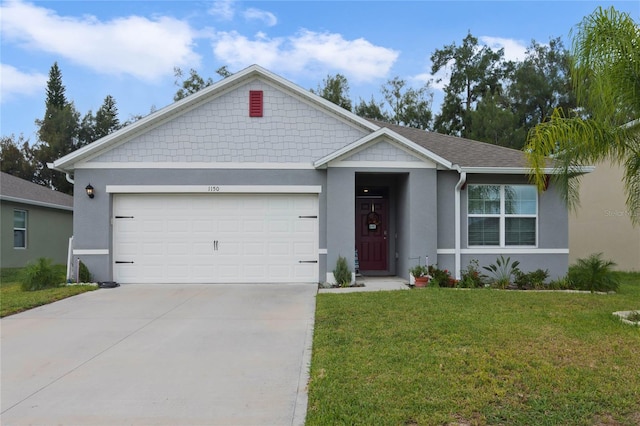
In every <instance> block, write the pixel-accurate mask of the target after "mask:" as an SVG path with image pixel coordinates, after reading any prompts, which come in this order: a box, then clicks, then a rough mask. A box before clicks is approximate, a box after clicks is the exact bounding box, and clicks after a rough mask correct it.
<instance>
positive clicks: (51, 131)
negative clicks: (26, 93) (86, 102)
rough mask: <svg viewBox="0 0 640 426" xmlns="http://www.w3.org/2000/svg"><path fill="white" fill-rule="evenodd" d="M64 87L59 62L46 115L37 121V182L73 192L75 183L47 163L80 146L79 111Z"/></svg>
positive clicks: (49, 88) (51, 81) (53, 69)
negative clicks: (78, 144) (70, 100)
mask: <svg viewBox="0 0 640 426" xmlns="http://www.w3.org/2000/svg"><path fill="white" fill-rule="evenodd" d="M65 90H66V89H65V87H64V85H63V84H62V73H61V72H60V68H59V67H58V63H57V62H56V63H54V64H53V66H52V67H51V70H50V71H49V80H48V82H47V99H46V102H45V114H44V118H43V119H42V120H36V125H37V126H38V127H39V129H38V139H39V142H38V144H37V146H36V150H35V158H36V161H37V170H36V174H35V177H34V181H35V182H36V183H38V184H40V185H44V186H48V187H50V188H53V189H56V190H58V191H61V192H64V193H67V194H72V193H73V185H72V184H71V183H69V182H68V181H67V180H66V177H65V175H64V174H63V173H60V172H57V171H53V170H51V169H49V168H48V167H47V163H49V162H52V161H54V160H56V159H58V158H60V157H63V156H65V155H67V154H69V153H70V152H72V151H73V150H75V149H76V147H77V146H76V145H77V138H78V130H79V127H80V114H79V113H78V112H77V111H76V109H75V106H74V105H73V102H69V101H67V98H66V95H65Z"/></svg>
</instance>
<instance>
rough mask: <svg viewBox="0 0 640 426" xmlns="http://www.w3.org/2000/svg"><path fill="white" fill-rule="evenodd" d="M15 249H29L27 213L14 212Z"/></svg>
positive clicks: (22, 211)
mask: <svg viewBox="0 0 640 426" xmlns="http://www.w3.org/2000/svg"><path fill="white" fill-rule="evenodd" d="M13 248H27V211H26V210H14V211H13Z"/></svg>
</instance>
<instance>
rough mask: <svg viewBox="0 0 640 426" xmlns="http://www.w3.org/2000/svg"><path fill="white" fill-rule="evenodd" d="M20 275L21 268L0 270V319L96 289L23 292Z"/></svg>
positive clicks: (75, 287) (82, 288) (71, 287)
mask: <svg viewBox="0 0 640 426" xmlns="http://www.w3.org/2000/svg"><path fill="white" fill-rule="evenodd" d="M56 268H57V269H60V268H64V266H60V265H57V266H56ZM21 273H22V268H2V269H0V317H5V316H7V315H12V314H17V313H18V312H22V311H26V310H28V309H31V308H35V307H36V306H41V305H46V304H48V303H51V302H55V301H56V300H61V299H65V298H67V297H70V296H75V295H76V294H80V293H84V292H86V291H91V290H95V289H96V288H97V287H95V286H70V287H57V288H49V289H45V290H37V291H23V290H22V289H21V288H20V275H21ZM62 276H64V273H63V274H62Z"/></svg>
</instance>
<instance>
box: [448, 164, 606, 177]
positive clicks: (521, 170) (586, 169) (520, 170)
mask: <svg viewBox="0 0 640 426" xmlns="http://www.w3.org/2000/svg"><path fill="white" fill-rule="evenodd" d="M595 169H596V168H595V167H594V166H576V167H574V168H572V171H573V172H574V173H576V174H584V173H591V172H593V171H594V170H595ZM460 170H461V171H463V172H466V173H476V174H502V175H522V174H531V172H532V171H533V170H532V169H531V168H530V167H460ZM542 171H543V172H544V173H545V174H548V175H556V174H560V173H562V170H561V169H556V168H553V167H547V168H544V169H542Z"/></svg>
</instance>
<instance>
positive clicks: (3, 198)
mask: <svg viewBox="0 0 640 426" xmlns="http://www.w3.org/2000/svg"><path fill="white" fill-rule="evenodd" d="M0 200H1V201H9V202H12V203H20V204H28V205H30V206H38V207H47V208H50V209H58V210H66V211H70V212H72V211H73V207H69V206H63V205H60V204H53V203H45V202H43V201H34V200H27V199H26V198H18V197H11V196H7V195H0Z"/></svg>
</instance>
